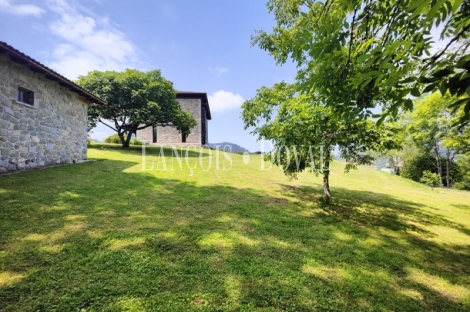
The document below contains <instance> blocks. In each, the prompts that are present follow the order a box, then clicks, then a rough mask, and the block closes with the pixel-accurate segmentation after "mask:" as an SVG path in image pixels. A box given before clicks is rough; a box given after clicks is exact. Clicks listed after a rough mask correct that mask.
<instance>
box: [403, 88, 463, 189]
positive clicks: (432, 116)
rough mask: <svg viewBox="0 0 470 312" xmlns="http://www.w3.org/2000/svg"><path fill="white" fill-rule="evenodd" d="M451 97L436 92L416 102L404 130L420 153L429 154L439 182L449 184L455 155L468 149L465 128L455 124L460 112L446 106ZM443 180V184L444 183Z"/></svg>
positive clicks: (448, 185)
mask: <svg viewBox="0 0 470 312" xmlns="http://www.w3.org/2000/svg"><path fill="white" fill-rule="evenodd" d="M450 102H452V97H451V96H450V95H449V94H447V95H445V96H442V95H441V94H440V93H439V92H436V93H434V94H431V95H429V96H426V97H423V98H421V99H419V100H417V101H416V104H415V105H416V109H415V110H414V111H413V112H412V113H411V114H409V115H408V120H407V123H408V124H407V127H406V131H407V133H408V135H409V136H410V137H411V138H412V139H413V141H414V142H415V143H416V144H417V146H418V147H419V148H420V149H421V151H422V152H423V153H424V155H431V156H432V160H433V161H432V163H433V164H434V166H435V168H436V169H437V173H438V175H439V178H440V180H441V185H443V184H445V185H446V186H447V187H450V186H451V182H452V181H451V180H452V179H451V170H452V166H453V163H454V159H455V157H456V155H458V154H462V153H465V150H468V149H469V148H470V147H469V146H468V142H467V143H465V134H467V135H468V133H469V130H468V127H458V126H456V124H457V121H458V120H459V119H460V117H461V114H462V111H461V110H457V111H453V110H451V109H449V107H448V103H450ZM444 181H445V183H444Z"/></svg>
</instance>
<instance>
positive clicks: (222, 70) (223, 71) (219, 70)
mask: <svg viewBox="0 0 470 312" xmlns="http://www.w3.org/2000/svg"><path fill="white" fill-rule="evenodd" d="M215 71H216V72H217V74H218V75H219V76H222V75H223V74H227V73H228V72H229V70H228V68H227V67H220V66H217V67H216V68H215Z"/></svg>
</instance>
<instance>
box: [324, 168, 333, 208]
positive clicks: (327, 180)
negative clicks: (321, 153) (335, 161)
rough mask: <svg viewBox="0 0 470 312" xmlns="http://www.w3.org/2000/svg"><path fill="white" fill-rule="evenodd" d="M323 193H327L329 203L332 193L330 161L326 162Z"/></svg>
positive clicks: (326, 199)
mask: <svg viewBox="0 0 470 312" xmlns="http://www.w3.org/2000/svg"><path fill="white" fill-rule="evenodd" d="M323 193H324V195H325V202H326V203H327V204H329V203H330V201H331V193H330V162H329V161H326V162H325V167H324V168H323Z"/></svg>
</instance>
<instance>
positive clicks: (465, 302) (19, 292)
mask: <svg viewBox="0 0 470 312" xmlns="http://www.w3.org/2000/svg"><path fill="white" fill-rule="evenodd" d="M135 165H136V163H133V162H123V161H109V160H108V161H103V162H94V163H86V164H81V165H77V166H73V167H69V168H53V169H50V171H48V175H44V174H43V173H44V172H42V173H35V172H30V173H29V172H28V173H25V174H22V175H16V176H15V177H6V178H5V179H2V180H0V199H1V203H2V204H1V209H0V220H1V227H0V250H1V253H0V268H1V270H0V274H2V275H0V279H2V280H3V284H0V310H4V311H10V310H31V311H32V310H34V311H51V310H77V309H78V310H80V309H85V310H114V311H120V310H129V309H135V310H165V311H167V310H210V311H216V310H219V311H220V310H224V311H230V310H258V309H259V310H262V309H274V310H296V311H310V310H410V311H413V310H416V311H419V310H448V311H455V310H470V301H469V300H470V288H469V287H468V276H470V268H469V267H468V263H470V249H469V248H468V246H460V247H459V248H456V247H454V246H446V245H440V244H437V243H434V242H432V241H430V240H428V239H427V237H429V236H431V233H430V232H429V231H428V230H426V226H427V225H441V226H446V227H453V226H454V225H453V224H452V223H451V222H450V221H447V220H445V219H443V218H442V217H439V216H435V215H432V214H428V213H424V212H422V211H419V209H418V208H419V206H418V205H416V204H414V203H412V202H407V201H403V200H399V199H396V198H394V197H392V196H389V195H385V194H378V193H374V194H371V193H369V192H356V191H350V190H346V189H341V190H337V191H335V203H334V206H333V208H332V209H329V208H323V209H322V208H318V206H315V205H313V206H312V205H310V203H312V202H314V201H316V200H318V199H319V198H320V197H321V194H320V193H319V192H318V191H315V190H314V189H312V188H306V187H291V186H288V185H283V189H284V191H283V193H280V194H279V196H273V195H269V194H267V193H265V192H263V191H261V190H257V189H249V188H244V189H240V188H234V187H231V186H224V185H205V186H201V185H199V184H198V183H196V182H188V181H183V180H178V179H164V178H159V177H157V176H156V175H155V174H153V173H152V172H127V169H128V168H130V167H133V166H135ZM51 177H53V179H52V178H51ZM71 177H73V179H71ZM39 190H41V192H39ZM404 216H408V217H404ZM411 219H413V220H415V223H410V222H409V221H410V220H411Z"/></svg>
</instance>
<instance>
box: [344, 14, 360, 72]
mask: <svg viewBox="0 0 470 312" xmlns="http://www.w3.org/2000/svg"><path fill="white" fill-rule="evenodd" d="M356 13H357V8H355V9H354V15H353V19H352V22H351V30H350V34H349V51H348V61H347V62H346V65H348V64H349V62H350V61H351V48H352V42H353V39H354V38H353V33H354V23H355V22H356Z"/></svg>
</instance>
